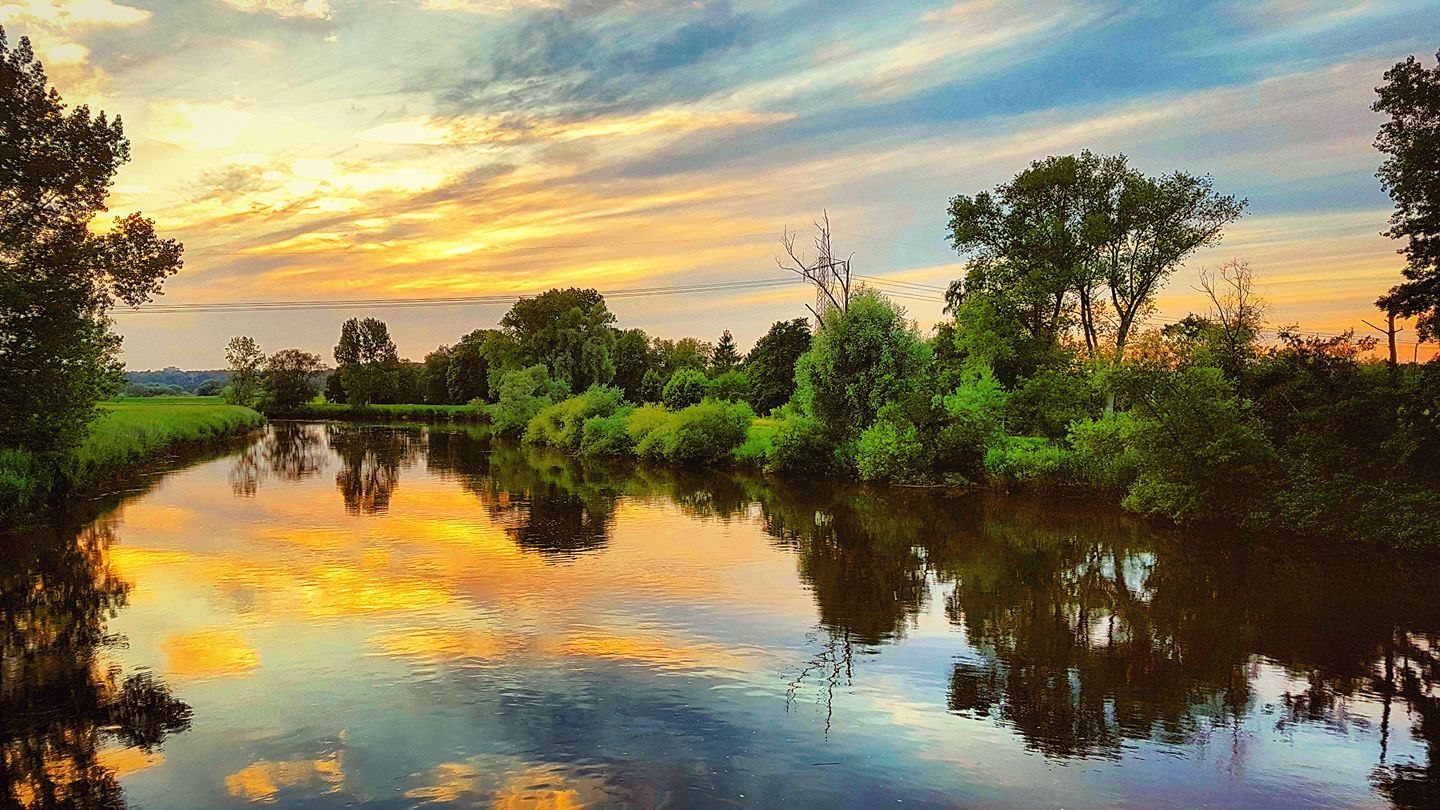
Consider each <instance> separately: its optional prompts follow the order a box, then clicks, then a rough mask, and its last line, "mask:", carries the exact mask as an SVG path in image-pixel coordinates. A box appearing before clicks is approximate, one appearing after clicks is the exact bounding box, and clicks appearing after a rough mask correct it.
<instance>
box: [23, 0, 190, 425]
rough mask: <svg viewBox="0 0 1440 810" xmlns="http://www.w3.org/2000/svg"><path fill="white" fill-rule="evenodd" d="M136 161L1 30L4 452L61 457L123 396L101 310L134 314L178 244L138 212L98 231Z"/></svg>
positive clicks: (173, 267) (171, 264) (174, 260)
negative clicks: (127, 167) (103, 401)
mask: <svg viewBox="0 0 1440 810" xmlns="http://www.w3.org/2000/svg"><path fill="white" fill-rule="evenodd" d="M129 159H130V142H129V141H128V140H127V139H126V138H125V133H124V128H123V127H122V126H121V122H120V119H119V118H118V117H116V118H115V119H114V120H110V119H108V118H107V117H106V116H105V113H103V112H101V113H97V114H93V115H92V114H91V112H90V109H89V108H88V107H86V106H83V105H82V106H80V107H76V108H74V109H68V110H67V109H66V107H65V105H64V103H63V102H62V101H61V98H60V95H59V93H57V92H55V91H54V90H52V89H50V88H49V87H48V80H47V79H46V76H45V72H44V70H43V69H42V67H41V65H40V63H39V62H38V61H36V60H35V55H34V52H33V51H32V49H31V47H30V42H29V40H28V39H26V38H24V37H22V38H21V39H20V41H19V43H18V44H17V45H16V46H15V47H14V48H11V47H10V46H9V43H8V41H7V39H6V36H5V32H4V29H3V28H0V377H3V378H4V380H5V385H4V386H0V445H4V446H11V447H21V448H29V449H34V450H37V451H43V452H54V451H61V450H64V449H66V448H68V447H71V446H73V445H74V444H75V443H77V442H78V441H80V439H81V437H83V436H84V434H85V430H86V426H87V424H88V423H89V421H90V419H91V417H92V416H93V414H94V405H95V402H96V400H98V399H100V398H101V397H102V396H105V395H107V394H109V393H111V392H113V391H115V390H117V389H118V388H119V382H120V362H119V359H118V352H119V348H120V337H119V336H118V335H116V334H115V333H114V332H113V331H111V329H110V321H109V319H108V317H107V315H106V313H107V312H108V311H109V310H110V309H111V308H112V307H114V306H116V305H117V304H124V305H126V306H132V307H134V306H139V305H140V304H143V303H144V302H146V301H148V300H150V299H151V298H152V297H154V296H155V295H158V294H159V292H160V286H161V284H162V283H163V282H164V280H165V278H166V277H167V276H169V275H171V274H172V273H174V272H176V271H177V270H179V269H180V265H181V261H180V254H181V250H182V248H181V246H180V243H179V242H176V241H174V240H171V239H162V238H160V237H159V236H157V235H156V234H155V229H154V223H153V222H152V221H151V220H148V219H145V218H144V217H142V216H141V215H140V214H138V213H137V214H131V215H129V216H126V217H123V218H116V219H115V221H114V224H113V225H112V226H111V227H110V228H108V229H104V228H99V229H94V230H92V228H91V223H92V220H93V219H94V218H95V216H96V215H97V214H99V213H101V212H103V211H104V210H105V203H106V198H107V197H108V195H109V192H110V185H111V182H112V180H113V179H114V177H115V173H116V171H117V170H118V169H119V168H120V166H121V165H122V164H124V163H125V162H127V161H128V160H129Z"/></svg>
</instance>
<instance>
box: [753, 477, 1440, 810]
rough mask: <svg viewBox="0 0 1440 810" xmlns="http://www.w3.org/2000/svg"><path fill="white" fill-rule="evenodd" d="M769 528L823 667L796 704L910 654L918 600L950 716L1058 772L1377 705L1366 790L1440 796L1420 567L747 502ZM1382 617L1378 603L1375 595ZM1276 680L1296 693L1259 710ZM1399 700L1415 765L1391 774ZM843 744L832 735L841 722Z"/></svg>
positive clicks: (933, 514) (989, 506) (1056, 512)
mask: <svg viewBox="0 0 1440 810" xmlns="http://www.w3.org/2000/svg"><path fill="white" fill-rule="evenodd" d="M755 491H756V492H757V496H758V498H759V500H760V503H761V507H762V511H763V515H764V520H765V524H766V526H767V529H768V531H769V532H770V534H771V535H772V536H773V537H774V538H775V540H776V542H777V543H779V544H781V545H784V546H786V547H790V548H793V549H794V550H795V554H796V562H797V567H798V569H799V573H800V575H801V577H802V578H803V579H804V581H805V582H806V583H807V584H808V585H809V586H810V588H811V589H812V591H813V594H814V598H815V602H816V609H817V612H818V619H819V622H818V628H819V631H820V635H819V636H817V638H816V639H815V641H814V643H812V645H811V646H812V647H814V648H815V649H816V653H815V654H814V656H813V657H812V659H811V660H810V661H809V662H808V663H807V664H806V665H804V666H803V667H802V668H801V669H800V671H799V673H798V675H792V676H789V677H791V681H790V695H791V697H792V699H793V698H794V696H795V694H796V692H797V691H798V690H799V689H801V688H802V687H803V686H804V685H805V684H806V683H811V684H813V685H814V688H816V689H818V691H819V692H820V696H819V700H820V701H821V702H822V703H824V704H825V706H826V712H827V725H828V722H829V721H830V719H831V715H832V714H833V712H834V711H835V709H834V697H835V696H834V692H835V689H836V687H837V685H845V684H848V683H849V681H850V679H852V678H855V679H860V678H863V677H864V671H863V668H857V667H856V665H855V664H856V660H855V655H856V653H864V652H867V651H873V650H874V649H875V648H876V647H877V646H878V645H882V644H886V643H889V642H891V641H894V640H896V639H899V638H902V637H903V636H904V635H905V633H906V632H907V628H908V627H910V626H911V625H912V623H913V622H914V620H915V619H916V617H917V616H918V615H919V613H920V611H921V610H922V609H923V608H924V606H925V605H926V604H927V603H928V601H929V599H930V590H931V589H938V591H939V592H941V593H943V594H944V598H945V602H944V608H945V615H946V616H947V617H948V619H949V620H950V622H952V623H953V624H954V625H956V626H958V627H961V628H963V629H964V631H965V637H966V640H967V642H968V644H967V648H966V649H965V650H964V651H963V652H962V653H961V654H960V655H959V656H958V657H957V661H956V662H955V664H954V665H953V670H952V672H951V673H950V689H949V696H948V706H949V709H950V711H951V712H953V713H955V714H957V715H961V716H967V717H971V718H978V719H982V720H985V721H988V722H993V723H997V724H1001V725H1004V726H1007V727H1009V728H1012V729H1014V731H1015V732H1016V733H1017V734H1019V735H1020V737H1021V738H1022V739H1023V740H1024V742H1025V744H1026V745H1027V747H1029V748H1031V749H1033V750H1036V751H1038V752H1040V753H1043V754H1045V755H1046V756H1048V757H1051V758H1054V759H1062V760H1063V759H1074V758H1090V757H1099V758H1118V757H1119V756H1120V755H1121V752H1122V749H1123V746H1124V744H1125V741H1126V740H1137V741H1138V740H1149V741H1155V742H1161V743H1167V742H1168V743H1174V744H1177V745H1180V744H1193V743H1195V742H1198V741H1201V740H1204V739H1210V738H1211V737H1212V736H1213V735H1214V734H1215V733H1216V732H1219V733H1221V734H1223V735H1224V737H1225V739H1227V740H1229V744H1230V745H1231V746H1232V748H1231V754H1232V759H1233V764H1234V765H1236V766H1239V765H1240V763H1241V760H1242V759H1243V756H1244V751H1243V745H1242V743H1241V735H1240V722H1241V720H1242V719H1243V718H1245V717H1247V716H1253V715H1255V714H1256V713H1260V714H1264V715H1267V716H1273V717H1274V718H1275V719H1274V722H1275V726H1276V729H1277V730H1278V731H1281V732H1284V731H1286V730H1287V729H1289V728H1294V727H1296V726H1297V725H1298V724H1314V723H1321V724H1326V725H1327V726H1330V727H1331V728H1333V729H1339V730H1343V729H1345V728H1347V727H1349V726H1352V725H1353V726H1363V725H1365V724H1367V723H1370V722H1371V721H1369V720H1367V719H1366V718H1365V716H1364V713H1363V712H1357V711H1355V701H1356V699H1357V698H1360V697H1362V696H1363V697H1364V698H1365V699H1366V700H1380V701H1383V702H1384V705H1385V707H1386V708H1385V710H1384V711H1385V714H1384V719H1383V720H1382V721H1381V722H1382V725H1383V726H1384V727H1383V728H1381V729H1380V730H1379V732H1380V737H1381V741H1382V742H1381V747H1380V750H1379V751H1377V766H1376V768H1375V771H1374V774H1373V779H1374V783H1375V785H1376V788H1377V789H1378V790H1379V791H1380V792H1381V793H1382V794H1384V795H1385V796H1387V797H1389V798H1390V799H1391V800H1392V801H1393V802H1394V803H1396V804H1397V805H1401V806H1426V805H1433V804H1434V803H1435V802H1436V800H1437V798H1440V797H1437V794H1436V786H1437V784H1440V773H1437V771H1436V769H1437V766H1436V762H1437V759H1440V758H1437V754H1440V751H1437V748H1440V692H1437V689H1436V683H1437V681H1440V655H1437V650H1440V646H1437V639H1436V638H1435V637H1434V636H1433V635H1425V634H1419V633H1416V632H1413V631H1410V630H1407V629H1406V628H1407V627H1413V626H1420V627H1426V628H1433V627H1437V626H1440V606H1437V605H1436V604H1434V602H1433V600H1432V599H1431V598H1430V596H1429V594H1430V588H1429V583H1428V582H1427V580H1426V578H1425V577H1424V570H1425V566H1423V565H1420V566H1415V567H1413V568H1412V567H1409V566H1406V565H1404V564H1403V562H1401V561H1394V560H1389V561H1386V560H1380V559H1371V558H1366V557H1364V556H1358V555H1340V554H1338V553H1337V554H1328V555H1326V554H1319V553H1315V552H1312V553H1311V555H1310V556H1309V557H1304V558H1301V557H1297V556H1295V555H1294V554H1293V551H1283V550H1282V551H1269V550H1266V549H1264V548H1263V547H1261V546H1260V545H1258V544H1256V543H1255V541H1254V539H1253V538H1249V539H1241V538H1226V537H1218V536H1217V537H1208V536H1188V537H1178V536H1172V534H1169V533H1166V532H1162V531H1158V530H1156V529H1154V528H1152V527H1147V526H1146V525H1145V524H1143V523H1141V522H1139V521H1135V520H1131V519H1129V518H1127V517H1125V516H1119V515H1110V514H1076V513H1075V512H1076V510H1073V509H1066V508H1063V507H1061V508H1057V506H1056V505H1055V504H1045V505H1043V506H1041V505H1029V506H1026V505H1023V504H1017V503H1016V502H1014V501H1006V502H1004V503H1000V502H992V501H989V500H988V499H986V498H984V497H980V496H974V497H968V498H954V497H941V496H930V495H924V494H912V493H905V492H896V491H883V492H882V491H873V490H868V489H864V488H853V489H845V490H843V491H840V492H835V491H828V490H827V491H824V492H815V491H808V492H807V491H803V490H802V491H795V490H791V489H781V488H778V487H774V486H772V487H768V488H767V487H758V488H757V489H756V490H755ZM1377 593H1386V594H1389V595H1390V598H1389V599H1388V600H1386V601H1385V602H1384V603H1383V604H1376V603H1375V600H1374V594H1377ZM1268 663H1273V664H1275V665H1278V666H1279V667H1281V668H1283V669H1284V670H1285V671H1286V672H1288V673H1289V674H1290V676H1291V677H1292V678H1295V679H1298V680H1300V681H1302V682H1304V683H1305V684H1306V687H1305V688H1304V689H1297V690H1294V691H1293V692H1291V693H1287V694H1285V695H1283V696H1282V697H1281V699H1280V700H1279V701H1278V703H1276V704H1275V705H1259V703H1260V698H1258V697H1257V696H1256V694H1255V690H1254V685H1253V683H1254V678H1255V677H1256V676H1257V673H1258V671H1259V670H1258V667H1260V666H1261V665H1266V664H1268ZM1394 701H1399V702H1400V703H1401V704H1402V705H1403V711H1404V712H1405V713H1407V714H1409V715H1410V716H1412V717H1414V718H1415V722H1414V724H1413V731H1414V733H1415V734H1416V735H1417V737H1418V738H1420V739H1421V740H1422V741H1423V742H1424V743H1425V746H1426V751H1427V754H1428V756H1427V759H1426V761H1425V762H1423V763H1418V764H1417V763H1412V762H1405V763H1392V762H1386V756H1387V752H1386V748H1385V746H1386V743H1385V741H1386V740H1388V739H1389V735H1390V734H1391V733H1392V732H1391V730H1390V728H1389V724H1390V723H1391V722H1392V719H1391V718H1393V717H1394V716H1395V715H1394V712H1395V711H1396V710H1392V709H1391V708H1390V704H1391V703H1392V702H1394ZM833 722H836V723H841V722H843V718H839V717H834V718H833Z"/></svg>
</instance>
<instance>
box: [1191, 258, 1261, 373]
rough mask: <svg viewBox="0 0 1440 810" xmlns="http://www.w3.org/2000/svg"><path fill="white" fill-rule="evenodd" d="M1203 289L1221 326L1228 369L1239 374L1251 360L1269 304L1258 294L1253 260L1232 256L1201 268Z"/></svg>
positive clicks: (1212, 314) (1221, 337)
mask: <svg viewBox="0 0 1440 810" xmlns="http://www.w3.org/2000/svg"><path fill="white" fill-rule="evenodd" d="M1200 289H1201V290H1202V291H1203V292H1204V293H1205V294H1206V295H1207V296H1209V298H1210V317H1211V318H1212V319H1213V320H1214V321H1215V324H1216V325H1217V326H1218V327H1219V328H1220V339H1221V342H1222V345H1223V347H1224V351H1225V355H1226V356H1225V357H1224V358H1223V362H1224V363H1225V364H1227V365H1229V366H1230V367H1229V368H1227V369H1226V371H1229V372H1232V373H1234V374H1237V375H1238V373H1239V371H1240V370H1241V368H1242V367H1243V365H1244V363H1245V362H1246V361H1248V360H1249V359H1250V355H1251V353H1252V352H1253V350H1254V346H1255V341H1256V339H1257V338H1258V337H1259V336H1260V328H1261V325H1262V324H1263V323H1264V317H1265V309H1266V303H1265V301H1264V300H1263V299H1262V298H1260V297H1259V296H1257V295H1256V294H1255V289H1254V273H1253V272H1252V271H1251V270H1250V263H1249V262H1246V261H1242V260H1240V259H1231V260H1230V261H1228V262H1225V263H1224V264H1222V265H1220V267H1219V268H1218V269H1216V270H1210V269H1208V268H1202V269H1201V270H1200Z"/></svg>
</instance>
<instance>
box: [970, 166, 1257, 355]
mask: <svg viewBox="0 0 1440 810" xmlns="http://www.w3.org/2000/svg"><path fill="white" fill-rule="evenodd" d="M1244 208H1245V201H1244V200H1241V199H1236V198H1235V197H1233V196H1226V195H1222V194H1219V193H1217V192H1216V191H1215V190H1214V183H1213V181H1212V180H1211V179H1210V178H1209V177H1206V176H1196V175H1191V174H1186V173H1184V172H1171V173H1170V174H1166V175H1162V176H1159V177H1148V176H1146V175H1145V174H1143V173H1142V172H1139V171H1137V170H1135V169H1133V168H1131V167H1130V166H1129V164H1128V162H1127V160H1126V158H1125V156H1124V155H1117V156H1097V155H1095V154H1093V153H1091V152H1088V151H1087V152H1082V153H1081V154H1080V155H1079V156H1073V155H1072V156H1064V157H1048V158H1045V159H1044V160H1039V161H1036V162H1034V163H1032V164H1031V165H1030V167H1029V168H1027V169H1026V170H1025V171H1022V172H1021V173H1020V174H1018V175H1016V176H1015V178H1014V179H1013V180H1011V181H1010V182H1009V183H1004V184H1002V185H1000V186H997V187H996V189H995V190H994V191H993V192H981V193H979V194H977V195H975V196H974V197H967V196H964V195H960V196H957V197H955V198H954V199H952V200H951V201H950V231H951V242H952V244H953V245H954V246H955V248H956V250H958V251H959V252H960V253H961V254H963V255H966V256H967V257H969V259H970V261H969V264H968V265H967V270H966V276H965V279H964V280H963V281H962V282H960V283H958V284H956V285H953V286H952V292H951V294H950V295H949V296H947V298H948V299H949V301H948V303H949V305H950V308H951V309H952V310H958V309H960V308H961V307H962V306H963V304H964V301H965V298H966V297H967V296H970V295H972V294H982V295H984V296H986V297H988V298H989V299H990V303H989V304H988V305H987V308H988V309H989V310H991V311H993V312H995V313H999V314H1000V316H1001V317H1003V318H1004V319H1006V320H1007V321H1010V322H1012V323H1013V324H1014V327H1015V329H1017V330H1018V331H1019V334H1018V335H1017V336H1016V340H1017V341H1018V343H1020V344H1025V343H1027V342H1032V341H1038V342H1040V343H1054V342H1056V341H1057V340H1059V339H1060V338H1062V337H1064V336H1065V335H1066V334H1067V333H1068V332H1070V331H1071V330H1072V329H1073V328H1074V327H1075V326H1078V327H1079V329H1080V332H1081V335H1082V336H1083V338H1084V342H1085V345H1086V347H1087V348H1088V349H1089V351H1090V352H1091V353H1092V354H1094V353H1097V352H1098V351H1099V349H1100V345H1101V331H1102V330H1101V323H1102V321H1103V320H1104V316H1105V315H1107V314H1108V316H1109V319H1110V320H1111V321H1113V327H1112V328H1113V332H1112V335H1111V337H1112V338H1113V343H1112V345H1113V347H1114V356H1115V357H1116V358H1117V359H1118V358H1119V357H1121V356H1123V354H1124V352H1125V345H1126V343H1127V341H1128V340H1129V337H1130V334H1131V332H1132V330H1133V329H1134V327H1135V324H1136V323H1137V322H1138V320H1139V319H1140V318H1141V317H1143V315H1144V314H1145V312H1146V311H1148V309H1149V308H1150V306H1151V304H1152V303H1153V302H1154V299H1155V295H1156V293H1158V292H1159V290H1160V289H1161V287H1162V286H1163V285H1164V283H1165V282H1166V280H1168V279H1169V277H1170V276H1171V274H1173V273H1174V272H1175V270H1176V268H1178V267H1179V266H1180V263H1181V262H1183V261H1184V260H1185V259H1186V258H1187V257H1189V256H1190V255H1192V254H1193V253H1194V252H1195V251H1197V250H1199V249H1200V248H1202V247H1205V246H1207V245H1210V244H1214V243H1215V242H1216V241H1218V240H1219V239H1220V236H1221V233H1222V232H1223V230H1224V228H1225V226H1226V225H1228V224H1230V223H1231V222H1233V221H1235V220H1236V219H1237V218H1238V217H1239V216H1240V214H1241V213H1242V212H1243V211H1244ZM1107 310H1108V312H1107Z"/></svg>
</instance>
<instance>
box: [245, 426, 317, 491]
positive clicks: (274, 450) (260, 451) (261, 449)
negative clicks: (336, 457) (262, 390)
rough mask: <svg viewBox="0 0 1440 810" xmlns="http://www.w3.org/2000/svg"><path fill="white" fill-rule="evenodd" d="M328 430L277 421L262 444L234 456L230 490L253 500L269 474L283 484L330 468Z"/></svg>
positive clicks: (253, 445) (263, 438) (303, 478)
mask: <svg viewBox="0 0 1440 810" xmlns="http://www.w3.org/2000/svg"><path fill="white" fill-rule="evenodd" d="M329 463H330V453H329V450H328V448H327V446H326V440H325V428H324V427H323V426H321V425H306V424H298V423H294V422H274V423H272V424H271V426H270V429H269V430H267V431H265V435H264V436H262V437H261V438H260V440H259V441H257V442H255V443H254V444H252V445H250V446H249V447H247V448H245V450H244V451H243V452H241V453H240V454H238V455H236V456H235V460H234V463H233V464H232V465H231V467H230V488H231V490H232V491H234V493H235V494H236V495H239V496H242V497H247V498H253V497H254V496H255V493H256V492H257V491H258V490H259V487H260V482H261V481H263V480H264V479H265V477H266V476H268V475H273V476H275V477H276V478H278V479H280V480H281V481H291V482H293V481H303V480H305V479H307V478H310V477H312V476H316V475H319V474H320V473H322V472H324V471H325V468H326V467H327V466H329Z"/></svg>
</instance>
